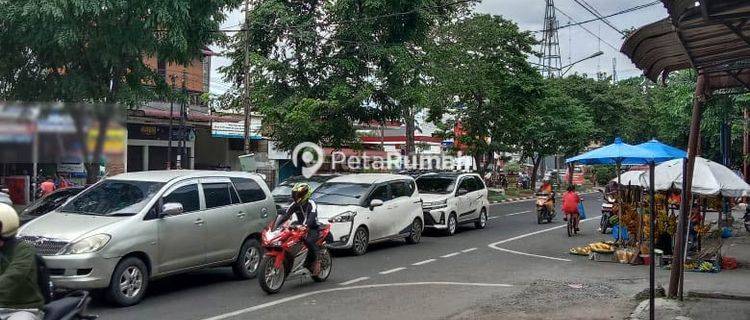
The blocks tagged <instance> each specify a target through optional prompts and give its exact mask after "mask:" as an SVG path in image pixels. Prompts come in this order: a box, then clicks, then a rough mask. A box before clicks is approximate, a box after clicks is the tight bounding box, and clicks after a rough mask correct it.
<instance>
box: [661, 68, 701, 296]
mask: <svg viewBox="0 0 750 320" xmlns="http://www.w3.org/2000/svg"><path fill="white" fill-rule="evenodd" d="M707 87H708V84H707V79H706V75H705V74H704V73H703V71H699V72H698V81H697V82H696V84H695V96H694V97H693V113H692V118H691V120H690V138H689V139H688V150H687V151H688V157H687V161H686V163H685V164H684V167H685V170H684V172H685V174H684V175H683V176H682V190H683V197H682V201H681V202H682V203H681V206H680V219H679V221H678V222H677V232H678V234H677V237H676V241H675V245H674V250H672V251H673V256H672V271H671V273H670V275H669V292H668V294H667V296H668V297H671V298H674V297H676V296H677V293H678V288H679V286H680V277H681V274H682V272H683V270H682V269H683V267H684V263H683V261H684V252H685V250H684V248H685V235H686V234H687V222H688V216H689V215H690V203H691V202H690V197H691V195H692V191H691V187H692V185H693V171H694V169H695V157H696V155H697V153H698V139H699V134H700V125H701V109H702V107H703V104H704V103H705V102H706V88H707Z"/></svg>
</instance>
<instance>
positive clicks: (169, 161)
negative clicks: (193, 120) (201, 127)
mask: <svg viewBox="0 0 750 320" xmlns="http://www.w3.org/2000/svg"><path fill="white" fill-rule="evenodd" d="M171 78H172V86H171V87H170V88H169V93H170V97H169V132H168V133H167V135H168V137H167V139H168V140H167V170H169V169H172V117H173V115H174V87H175V77H174V75H172V76H171Z"/></svg>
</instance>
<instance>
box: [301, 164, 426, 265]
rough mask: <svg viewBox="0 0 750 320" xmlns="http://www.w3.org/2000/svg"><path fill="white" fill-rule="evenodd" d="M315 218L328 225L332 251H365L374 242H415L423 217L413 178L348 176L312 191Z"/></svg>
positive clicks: (334, 179)
mask: <svg viewBox="0 0 750 320" xmlns="http://www.w3.org/2000/svg"><path fill="white" fill-rule="evenodd" d="M312 199H313V201H315V203H316V204H317V206H318V219H319V220H320V221H321V222H327V223H330V224H331V233H332V234H333V238H334V241H333V242H332V243H330V244H329V246H330V247H331V248H334V249H350V250H351V251H352V253H354V254H356V255H362V254H365V252H367V246H368V245H369V244H371V243H373V242H379V241H385V240H393V239H406V242H407V243H418V242H419V240H420V239H421V238H422V230H423V228H424V218H423V217H422V200H420V198H419V192H418V191H417V188H416V185H415V183H414V179H413V178H412V177H409V176H405V175H396V174H381V173H373V174H364V173H363V174H350V175H345V176H341V177H337V178H333V179H331V180H328V181H327V182H326V183H324V184H323V185H321V186H320V187H318V188H317V189H315V192H313V195H312Z"/></svg>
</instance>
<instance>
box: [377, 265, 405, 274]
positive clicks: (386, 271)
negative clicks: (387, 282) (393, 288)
mask: <svg viewBox="0 0 750 320" xmlns="http://www.w3.org/2000/svg"><path fill="white" fill-rule="evenodd" d="M405 269H406V268H404V267H398V268H393V269H391V270H385V271H380V272H379V273H380V274H389V273H394V272H399V271H401V270H405Z"/></svg>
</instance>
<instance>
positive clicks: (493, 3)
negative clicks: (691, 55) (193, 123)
mask: <svg viewBox="0 0 750 320" xmlns="http://www.w3.org/2000/svg"><path fill="white" fill-rule="evenodd" d="M579 1H580V2H582V3H583V2H584V1H581V0H579ZM652 1H653V0H586V2H587V3H589V4H591V5H592V6H593V7H594V8H596V9H597V10H598V11H599V12H600V13H601V14H602V15H604V16H607V15H609V14H612V13H615V12H618V11H621V10H624V9H628V8H631V7H634V6H638V5H641V4H646V3H650V2H652ZM555 5H556V6H557V8H559V9H560V10H561V11H563V12H565V13H567V14H568V15H570V16H571V17H572V18H573V19H574V20H576V21H583V20H589V19H592V18H594V16H593V15H592V14H591V13H589V12H588V11H586V9H584V8H583V7H581V6H580V5H578V4H577V3H576V2H575V1H574V0H555ZM544 9H545V0H484V1H482V3H480V4H478V5H477V6H476V7H475V11H477V12H482V13H489V14H494V15H501V16H503V17H505V18H506V19H510V20H512V21H514V22H516V23H517V24H518V25H519V26H520V27H521V29H523V30H540V29H541V28H542V25H543V22H544ZM666 16H667V11H666V9H664V7H663V6H662V5H661V4H656V5H653V6H651V7H648V8H645V9H641V10H638V11H634V12H630V13H626V14H622V15H619V16H615V17H611V18H609V19H608V20H609V21H610V22H611V23H612V24H613V25H614V26H615V27H617V28H618V29H620V30H624V29H629V28H631V27H640V26H643V25H645V24H648V23H650V22H654V21H656V20H659V19H662V18H664V17H666ZM242 19H243V14H242V13H241V12H240V11H239V10H237V11H233V12H231V13H230V14H229V17H228V19H227V21H225V22H224V24H223V26H222V27H223V28H231V29H236V28H237V25H238V24H240V23H241V22H242ZM557 19H558V22H559V24H560V26H563V25H565V24H567V23H568V22H569V21H570V22H571V23H575V22H574V21H572V20H571V19H569V18H568V17H565V16H564V15H562V14H560V13H559V12H558V13H557ZM583 27H585V28H586V29H589V30H590V31H591V32H592V33H594V34H595V35H597V36H598V37H600V38H602V39H603V40H604V41H606V42H607V43H609V44H607V43H605V42H602V41H599V40H598V39H597V38H596V37H595V36H594V35H591V34H589V33H588V32H586V31H585V30H583V29H582V28H580V27H578V26H572V27H569V28H563V29H561V30H560V31H559V37H560V52H561V55H562V64H563V65H566V64H568V63H569V61H576V60H579V59H581V58H584V57H586V56H589V55H591V54H593V53H595V52H597V51H598V50H601V51H603V52H604V55H602V56H599V57H598V58H594V59H590V60H587V61H584V62H581V63H579V64H576V65H575V66H574V67H573V69H572V70H571V71H570V73H573V72H578V73H586V74H588V75H589V76H593V75H595V74H596V72H597V71H603V72H606V73H607V74H611V73H612V58H615V59H616V60H617V68H616V70H617V75H618V78H619V79H624V78H628V77H633V76H637V75H639V74H640V73H641V72H640V71H639V70H637V69H636V68H635V66H634V65H633V64H632V63H630V60H628V58H627V57H626V56H625V55H623V54H621V53H620V52H619V48H620V46H621V45H622V42H623V39H622V35H620V34H619V33H618V32H617V31H615V30H613V29H612V28H610V27H609V26H607V25H606V24H604V23H601V22H591V23H587V24H584V25H583ZM536 35H537V37H538V38H541V36H542V34H541V33H536ZM610 45H612V47H614V48H612V47H610ZM213 49H214V51H216V52H217V53H218V52H221V51H223V49H222V48H217V47H214V48H213ZM569 57H570V60H569ZM532 61H533V62H537V60H536V58H535V59H533V60H532ZM228 63H229V61H228V59H226V58H223V57H220V56H215V57H214V58H213V60H212V64H213V66H212V69H213V70H212V74H211V85H210V86H211V92H213V93H217V94H219V93H222V92H224V91H226V89H227V88H228V86H229V85H228V84H226V83H224V82H223V81H222V80H221V74H219V73H218V71H217V70H216V69H217V68H218V67H219V66H223V65H226V64H228Z"/></svg>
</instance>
